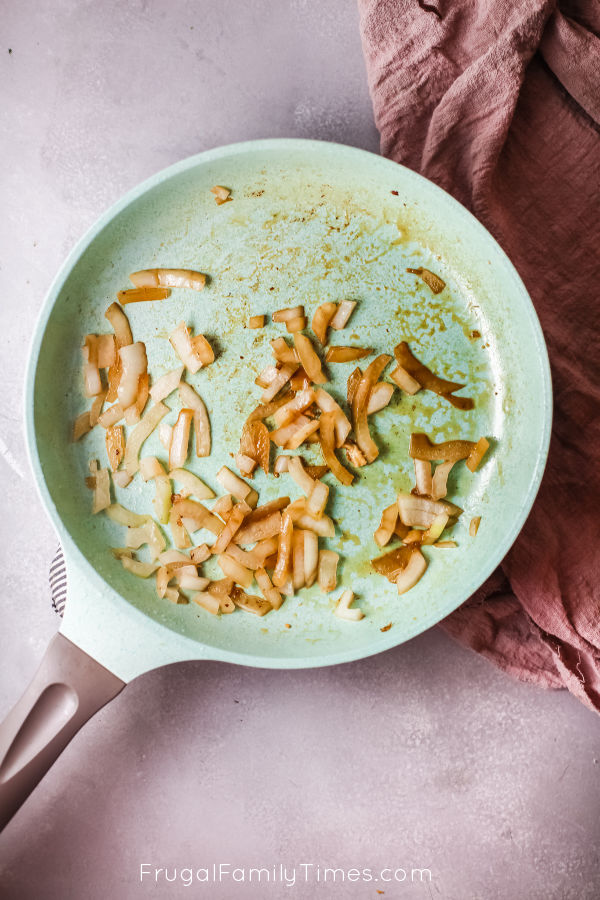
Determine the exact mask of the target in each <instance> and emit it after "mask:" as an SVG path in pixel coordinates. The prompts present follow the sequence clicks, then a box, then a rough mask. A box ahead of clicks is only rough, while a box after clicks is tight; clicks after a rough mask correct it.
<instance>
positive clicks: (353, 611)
mask: <svg viewBox="0 0 600 900" xmlns="http://www.w3.org/2000/svg"><path fill="white" fill-rule="evenodd" d="M353 602H354V591H351V590H350V589H348V590H345V591H343V592H342V594H341V595H340V599H339V600H338V602H337V603H336V605H335V609H334V610H333V614H334V615H335V616H337V617H338V618H339V619H346V620H347V621H348V622H360V620H361V619H364V617H365V614H364V612H363V611H362V609H359V608H358V606H355V607H352V603H353Z"/></svg>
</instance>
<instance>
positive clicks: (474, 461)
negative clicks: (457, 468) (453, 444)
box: [465, 437, 490, 472]
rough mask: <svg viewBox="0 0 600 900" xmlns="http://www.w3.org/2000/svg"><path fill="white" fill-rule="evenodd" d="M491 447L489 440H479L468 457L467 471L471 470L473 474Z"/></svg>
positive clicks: (482, 438)
mask: <svg viewBox="0 0 600 900" xmlns="http://www.w3.org/2000/svg"><path fill="white" fill-rule="evenodd" d="M489 446H490V442H489V441H488V440H487V438H484V437H481V438H479V440H478V441H477V443H476V444H475V446H474V447H473V449H472V450H471V452H470V453H469V455H468V457H467V461H466V463H465V465H466V467H467V469H470V470H471V472H474V471H475V470H476V469H477V467H478V466H479V463H480V462H481V460H482V459H483V457H484V456H485V454H486V453H487V451H488V448H489Z"/></svg>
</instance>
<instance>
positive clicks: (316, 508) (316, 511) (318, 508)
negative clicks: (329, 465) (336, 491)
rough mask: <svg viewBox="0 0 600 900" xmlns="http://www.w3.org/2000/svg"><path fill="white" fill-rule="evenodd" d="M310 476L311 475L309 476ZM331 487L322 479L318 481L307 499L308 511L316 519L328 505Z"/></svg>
mask: <svg viewBox="0 0 600 900" xmlns="http://www.w3.org/2000/svg"><path fill="white" fill-rule="evenodd" d="M309 477H310V476H309ZM328 499H329V488H328V487H327V485H326V484H323V482H322V481H316V482H315V483H314V486H313V489H312V491H311V492H310V495H309V497H308V500H307V501H306V512H307V513H308V515H309V516H313V517H314V518H315V519H320V518H321V516H322V515H323V513H324V511H325V507H326V506H327V500H328Z"/></svg>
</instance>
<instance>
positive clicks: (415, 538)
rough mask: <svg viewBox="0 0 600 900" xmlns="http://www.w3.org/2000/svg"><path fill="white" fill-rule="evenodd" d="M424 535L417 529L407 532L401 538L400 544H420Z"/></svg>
mask: <svg viewBox="0 0 600 900" xmlns="http://www.w3.org/2000/svg"><path fill="white" fill-rule="evenodd" d="M424 534H425V532H424V531H421V530H420V529H418V528H415V529H412V530H411V531H409V532H408V534H405V535H404V537H403V538H402V543H403V544H421V543H422V542H423V535H424Z"/></svg>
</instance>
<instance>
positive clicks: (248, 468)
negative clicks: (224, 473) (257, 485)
mask: <svg viewBox="0 0 600 900" xmlns="http://www.w3.org/2000/svg"><path fill="white" fill-rule="evenodd" d="M235 465H236V467H237V469H238V470H239V472H240V474H241V475H244V476H245V477H246V478H251V477H252V473H253V472H254V470H255V469H256V467H257V465H258V463H257V462H256V460H255V459H252V457H251V456H246V454H245V453H236V454H235Z"/></svg>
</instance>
